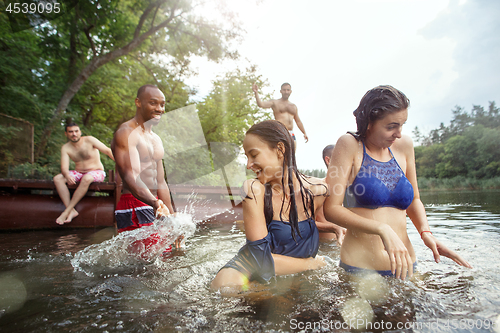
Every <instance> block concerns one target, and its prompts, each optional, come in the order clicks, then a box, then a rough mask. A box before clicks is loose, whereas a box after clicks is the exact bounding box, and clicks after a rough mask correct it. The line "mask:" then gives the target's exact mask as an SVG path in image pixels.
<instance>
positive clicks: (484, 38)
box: [188, 0, 500, 169]
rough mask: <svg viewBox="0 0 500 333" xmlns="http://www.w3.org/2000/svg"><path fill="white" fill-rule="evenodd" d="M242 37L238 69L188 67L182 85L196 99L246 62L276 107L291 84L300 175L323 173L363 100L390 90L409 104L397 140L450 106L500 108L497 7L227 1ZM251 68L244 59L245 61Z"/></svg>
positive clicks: (414, 0)
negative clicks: (325, 154)
mask: <svg viewBox="0 0 500 333" xmlns="http://www.w3.org/2000/svg"><path fill="white" fill-rule="evenodd" d="M227 5H228V6H232V8H233V9H234V11H235V12H237V13H238V15H239V18H240V20H241V21H242V23H243V26H244V29H245V30H246V33H245V35H244V38H243V41H242V43H241V44H240V45H239V46H238V51H239V53H240V55H241V60H240V61H238V62H237V63H234V62H230V61H225V62H223V63H222V64H213V63H207V62H206V61H204V60H200V59H198V60H196V61H194V62H193V64H194V66H195V67H198V71H199V75H198V76H197V77H194V78H191V79H190V80H189V81H188V84H190V85H192V86H194V87H196V88H197V89H198V90H199V97H200V99H201V98H202V97H203V96H204V95H206V94H207V93H208V92H209V91H210V89H211V81H212V80H213V79H215V77H216V75H217V74H221V73H223V72H225V71H227V70H228V69H232V68H234V67H235V66H237V65H238V66H239V67H240V68H241V69H244V68H245V67H246V66H247V65H248V63H251V64H255V65H257V66H258V72H259V74H262V76H263V77H264V78H267V79H268V81H269V83H270V85H271V86H270V87H269V88H268V89H269V90H267V91H265V92H268V93H271V94H272V96H273V98H276V99H277V98H280V97H281V95H280V94H279V90H280V85H281V84H282V83H283V82H290V83H291V85H292V95H291V96H290V101H291V102H293V103H295V104H296V105H297V107H298V110H299V115H300V118H301V120H302V122H303V123H304V126H305V129H306V132H307V134H308V136H309V142H308V143H305V142H304V139H303V135H302V134H301V133H300V131H299V130H298V128H296V127H295V133H296V136H297V138H298V147H297V163H298V166H299V168H300V169H321V168H324V164H323V162H322V160H321V152H322V150H323V147H324V146H326V145H327V144H331V143H335V142H336V141H337V139H338V137H339V136H340V135H342V134H343V133H345V132H346V131H348V130H355V129H356V124H355V119H354V117H353V115H352V111H353V110H354V109H355V108H356V107H357V105H358V103H359V100H360V99H361V97H362V96H363V95H364V93H365V92H366V91H367V90H369V89H371V88H373V87H375V86H377V85H379V84H390V85H392V86H394V87H396V88H398V89H400V90H401V91H403V92H404V93H405V94H406V95H407V96H408V98H409V99H410V101H411V107H410V110H409V117H408V122H407V124H406V125H405V127H404V129H403V131H404V132H405V133H406V134H407V135H411V132H412V130H413V129H414V128H415V126H418V127H419V129H420V130H421V132H423V133H428V132H429V131H430V130H431V129H435V128H437V127H439V124H440V122H444V123H445V124H446V125H448V124H449V121H450V119H451V116H452V112H451V110H452V109H453V108H454V107H455V105H460V106H463V107H465V109H466V110H467V111H468V112H470V110H471V108H472V105H473V104H475V105H482V106H484V107H487V106H488V101H496V102H497V103H499V104H500V89H499V87H500V61H499V55H500V20H498V17H500V1H497V0H348V1H346V0H322V1H319V0H313V1H307V2H306V1H304V0H262V1H255V0H254V1H252V0H238V1H228V4H227ZM246 59H248V60H246Z"/></svg>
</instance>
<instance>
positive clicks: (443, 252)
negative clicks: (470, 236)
mask: <svg viewBox="0 0 500 333" xmlns="http://www.w3.org/2000/svg"><path fill="white" fill-rule="evenodd" d="M422 240H423V241H424V244H425V246H427V247H428V248H429V249H431V250H432V253H433V254H434V260H435V261H436V262H440V261H441V259H440V258H439V256H445V257H447V258H450V259H451V260H453V261H454V262H456V263H457V264H459V265H460V266H464V267H467V268H472V265H471V264H469V263H468V262H467V261H466V260H465V259H464V258H462V257H461V256H460V255H459V254H458V253H456V252H455V251H453V250H450V249H449V248H448V247H446V246H445V245H444V244H443V243H441V242H440V241H438V240H437V239H436V238H435V237H434V236H433V235H432V234H431V233H429V232H426V233H422Z"/></svg>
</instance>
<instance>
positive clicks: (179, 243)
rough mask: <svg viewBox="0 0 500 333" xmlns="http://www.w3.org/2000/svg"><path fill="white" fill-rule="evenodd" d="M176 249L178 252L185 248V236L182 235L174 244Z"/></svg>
mask: <svg viewBox="0 0 500 333" xmlns="http://www.w3.org/2000/svg"><path fill="white" fill-rule="evenodd" d="M174 246H175V249H176V250H178V249H180V248H182V247H183V246H184V235H180V236H179V237H178V238H177V239H176V240H175V242H174Z"/></svg>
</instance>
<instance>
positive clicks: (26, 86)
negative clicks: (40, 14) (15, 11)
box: [0, 0, 240, 167]
mask: <svg viewBox="0 0 500 333" xmlns="http://www.w3.org/2000/svg"><path fill="white" fill-rule="evenodd" d="M67 2H68V1H67ZM68 3H69V2H68ZM72 3H73V5H74V7H72V8H66V11H65V14H64V15H61V16H59V17H57V18H56V19H54V20H52V21H49V22H45V23H43V24H41V25H38V26H35V27H32V28H31V29H25V30H21V31H17V32H13V31H12V30H11V29H10V26H9V20H8V17H7V15H6V14H5V13H0V93H1V94H2V97H3V103H2V105H0V112H1V113H4V114H7V115H9V116H13V117H16V118H21V119H24V120H27V121H29V122H31V123H33V124H34V125H35V147H36V153H35V162H36V164H37V165H42V166H47V167H54V166H56V165H58V159H59V151H60V147H61V145H62V144H63V143H64V142H65V141H66V140H65V137H64V135H63V132H64V122H65V121H66V120H68V119H71V120H74V121H76V122H77V123H79V124H80V125H81V127H82V132H83V134H84V135H85V134H87V135H89V134H90V135H95V136H96V137H98V138H99V139H100V140H101V141H103V142H104V143H106V144H108V145H109V143H110V141H111V138H112V133H113V132H114V130H115V129H116V127H117V126H118V125H119V124H120V123H122V122H123V121H125V120H127V119H130V118H131V117H132V116H133V115H134V114H135V106H134V103H133V101H134V99H135V93H136V91H137V89H138V87H140V86H141V85H143V84H156V85H158V87H159V88H160V89H161V90H162V91H163V92H164V94H165V96H166V102H167V104H166V110H167V111H169V110H174V109H177V108H180V107H183V106H185V105H187V104H188V103H189V100H190V97H191V96H193V95H194V94H195V93H196V92H195V91H194V90H193V89H191V88H189V87H188V86H187V85H186V84H184V80H185V78H186V77H187V76H189V75H192V74H193V72H192V70H191V69H190V67H189V66H190V57H192V56H204V57H207V58H208V59H211V60H214V61H218V60H221V59H223V58H225V57H231V58H234V57H236V56H237V54H236V53H235V52H232V51H231V46H230V43H231V41H232V40H233V39H234V38H235V37H238V36H239V33H240V29H239V27H238V26H237V24H236V22H235V21H234V20H233V19H228V18H227V16H221V17H222V19H220V18H219V20H218V21H209V20H208V19H206V18H204V17H203V16H202V15H201V14H202V13H203V8H204V6H206V5H207V4H210V2H208V1H203V0H157V1H148V0H121V1H100V0H79V1H77V2H76V5H75V4H74V3H75V1H73V2H72Z"/></svg>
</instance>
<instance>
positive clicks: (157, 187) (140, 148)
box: [111, 85, 174, 232]
mask: <svg viewBox="0 0 500 333" xmlns="http://www.w3.org/2000/svg"><path fill="white" fill-rule="evenodd" d="M135 105H136V114H135V117H134V118H132V119H130V120H129V121H126V122H125V123H123V124H121V125H120V127H119V128H118V130H117V131H116V133H115V135H114V138H113V142H112V143H111V149H112V150H113V154H114V156H115V158H116V167H117V170H118V173H119V174H120V176H121V178H122V180H123V191H122V193H123V194H122V195H121V197H120V200H119V202H118V203H117V206H116V210H115V217H116V224H117V228H118V232H123V231H127V230H133V229H137V228H141V227H144V226H149V225H152V224H153V221H154V219H155V215H164V216H166V215H169V214H170V213H173V212H174V208H173V206H172V202H171V198H170V191H169V189H168V186H167V182H166V181H165V173H164V169H163V161H162V160H163V155H164V153H165V152H164V150H163V143H162V141H161V139H160V137H159V136H158V135H157V134H155V133H153V132H152V127H153V126H154V125H156V124H158V123H159V121H160V119H161V116H162V115H163V114H164V113H165V96H164V95H163V93H162V92H161V91H160V89H158V87H156V86H154V85H145V86H142V87H140V88H139V90H138V91H137V98H136V99H135Z"/></svg>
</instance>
